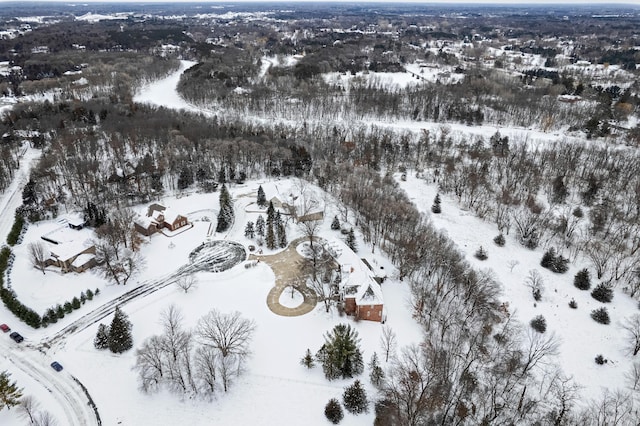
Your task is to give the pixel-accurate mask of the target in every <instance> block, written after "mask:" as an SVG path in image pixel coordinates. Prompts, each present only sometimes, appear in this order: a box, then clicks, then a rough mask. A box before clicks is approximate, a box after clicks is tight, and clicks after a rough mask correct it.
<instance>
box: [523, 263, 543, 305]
mask: <svg viewBox="0 0 640 426" xmlns="http://www.w3.org/2000/svg"><path fill="white" fill-rule="evenodd" d="M524 283H525V285H526V286H527V287H529V288H530V289H531V294H532V295H533V298H534V299H535V300H536V301H539V300H540V299H542V292H543V291H544V281H543V280H542V275H540V272H538V270H537V269H532V270H530V271H529V274H528V275H527V278H526V280H525V282H524Z"/></svg>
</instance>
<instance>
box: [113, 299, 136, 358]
mask: <svg viewBox="0 0 640 426" xmlns="http://www.w3.org/2000/svg"><path fill="white" fill-rule="evenodd" d="M132 347H133V339H132V337H131V322H129V319H128V318H127V314H125V313H124V312H122V310H120V307H119V306H116V312H115V313H114V315H113V320H112V321H111V327H109V350H110V351H111V352H113V353H116V354H120V353H122V352H125V351H127V350H129V349H131V348H132Z"/></svg>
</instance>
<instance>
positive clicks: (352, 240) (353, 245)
mask: <svg viewBox="0 0 640 426" xmlns="http://www.w3.org/2000/svg"><path fill="white" fill-rule="evenodd" d="M346 243H347V247H349V248H350V249H351V250H352V251H353V252H354V253H357V252H358V243H357V242H356V234H355V233H354V232H353V228H351V229H349V233H348V234H347V241H346Z"/></svg>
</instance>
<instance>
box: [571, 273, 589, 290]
mask: <svg viewBox="0 0 640 426" xmlns="http://www.w3.org/2000/svg"><path fill="white" fill-rule="evenodd" d="M573 285H574V286H576V287H577V288H579V289H580V290H589V289H590V288H591V277H590V276H589V270H588V269H587V268H584V269H581V270H580V271H578V273H577V274H576V276H575V277H574V278H573Z"/></svg>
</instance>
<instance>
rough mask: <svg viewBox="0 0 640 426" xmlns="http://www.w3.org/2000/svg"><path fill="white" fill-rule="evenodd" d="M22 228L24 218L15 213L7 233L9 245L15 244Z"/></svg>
mask: <svg viewBox="0 0 640 426" xmlns="http://www.w3.org/2000/svg"><path fill="white" fill-rule="evenodd" d="M23 228H24V218H23V217H22V216H21V215H19V214H17V213H16V217H15V221H14V222H13V226H12V227H11V231H9V235H7V244H9V245H10V246H14V245H16V244H17V243H18V239H19V238H20V234H21V233H22V229H23Z"/></svg>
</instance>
